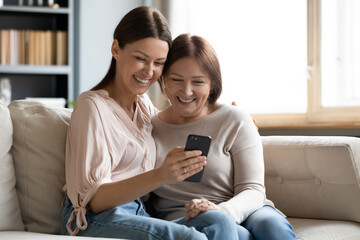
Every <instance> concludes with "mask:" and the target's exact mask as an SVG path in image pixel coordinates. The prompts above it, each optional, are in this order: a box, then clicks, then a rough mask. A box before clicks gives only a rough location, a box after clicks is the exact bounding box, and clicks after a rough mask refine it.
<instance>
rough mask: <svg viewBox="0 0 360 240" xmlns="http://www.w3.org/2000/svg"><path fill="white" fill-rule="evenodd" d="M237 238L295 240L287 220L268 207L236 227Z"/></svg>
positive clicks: (249, 239)
mask: <svg viewBox="0 0 360 240" xmlns="http://www.w3.org/2000/svg"><path fill="white" fill-rule="evenodd" d="M238 236H239V239H241V240H242V239H246V240H253V239H255V240H295V237H296V236H295V233H294V230H293V228H292V226H291V224H290V223H289V222H288V220H287V219H286V218H285V217H283V216H282V215H281V214H280V213H279V212H278V211H277V210H276V209H274V208H272V207H270V206H264V207H262V208H260V209H259V210H257V211H255V212H253V213H252V214H251V215H250V216H249V217H248V218H247V219H246V220H245V221H244V222H243V223H242V224H241V225H238Z"/></svg>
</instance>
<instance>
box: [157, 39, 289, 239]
mask: <svg viewBox="0 0 360 240" xmlns="http://www.w3.org/2000/svg"><path fill="white" fill-rule="evenodd" d="M160 85H161V86H162V88H163V90H164V92H165V93H166V95H167V97H168V99H169V100H170V103H171V106H170V107H168V108H166V109H165V110H163V111H162V112H160V113H158V114H157V115H155V116H154V117H153V119H152V123H153V137H154V139H155V143H156V147H157V165H158V166H161V164H163V162H164V161H163V156H164V155H166V153H167V152H168V151H169V150H170V149H171V148H173V146H182V145H184V144H185V141H186V139H187V136H188V135H189V134H198V135H207V136H211V138H212V143H211V147H210V151H209V153H208V157H207V165H206V168H205V170H204V173H203V177H202V180H201V182H199V183H193V182H181V183H177V184H173V185H164V186H162V187H160V188H159V189H157V190H155V191H154V193H155V199H153V200H154V208H155V210H156V212H157V214H158V215H159V217H161V218H163V219H167V220H172V219H177V218H179V217H182V216H186V220H189V219H193V218H197V217H199V216H201V215H202V214H204V213H207V212H214V211H215V212H224V213H226V214H228V215H229V216H231V217H232V218H233V219H234V221H236V222H237V226H238V237H239V239H256V240H265V239H266V240H291V239H295V234H294V232H293V229H292V227H291V225H290V223H289V222H288V221H287V220H286V218H285V217H283V216H282V215H281V214H280V213H279V212H278V211H277V210H276V209H274V208H273V207H271V206H268V205H267V204H269V205H272V203H271V202H270V201H267V200H266V196H265V186H264V161H263V151H262V142H261V139H260V136H259V133H258V131H257V129H256V126H255V125H254V123H253V121H252V119H251V117H250V115H249V114H248V113H246V112H244V111H242V110H240V109H239V108H235V107H232V106H227V105H223V104H220V103H219V102H217V99H218V98H219V96H220V94H221V90H222V80H221V73H220V66H219V62H218V59H217V56H216V54H215V51H214V50H213V48H212V47H211V46H210V45H209V43H208V42H207V41H206V40H205V39H203V38H201V37H198V36H190V35H189V34H183V35H180V36H179V37H177V38H176V39H175V40H174V41H173V46H172V48H171V49H170V51H169V54H168V57H167V61H166V63H165V66H164V70H163V78H162V80H161V81H160ZM183 206H185V208H184V207H183ZM210 210H211V211H210ZM189 222H190V221H189Z"/></svg>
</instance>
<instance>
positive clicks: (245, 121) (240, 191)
mask: <svg viewBox="0 0 360 240" xmlns="http://www.w3.org/2000/svg"><path fill="white" fill-rule="evenodd" d="M241 118H242V120H241V122H240V124H239V127H238V131H237V134H236V136H235V139H234V142H233V145H232V147H231V150H230V153H231V158H232V161H233V164H234V186H233V188H234V197H232V198H231V199H229V200H228V201H226V202H222V203H220V204H219V206H220V208H221V210H222V211H223V212H225V213H227V214H229V215H231V216H232V217H233V218H234V219H235V220H236V222H237V223H241V222H243V221H244V220H245V219H246V218H247V217H248V216H249V215H250V214H252V213H253V212H254V211H256V210H258V209H259V208H261V207H262V206H263V204H264V201H265V186H264V160H263V148H262V142H261V138H260V135H259V133H258V131H257V129H256V127H255V125H254V123H253V122H252V119H251V117H250V115H248V114H242V116H241Z"/></svg>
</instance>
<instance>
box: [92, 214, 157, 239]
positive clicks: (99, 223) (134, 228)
mask: <svg viewBox="0 0 360 240" xmlns="http://www.w3.org/2000/svg"><path fill="white" fill-rule="evenodd" d="M88 222H92V223H94V224H97V225H100V226H110V227H111V226H123V225H119V224H115V223H102V222H98V221H95V220H93V219H91V220H89V221H88ZM123 227H125V226H123ZM126 227H127V228H130V229H133V230H136V231H139V232H142V233H147V234H149V235H151V236H152V237H154V238H156V239H159V240H162V239H163V238H162V237H159V236H157V235H155V234H154V233H151V232H149V231H145V230H143V229H141V228H136V227H133V226H126Z"/></svg>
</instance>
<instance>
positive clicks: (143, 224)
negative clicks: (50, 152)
mask: <svg viewBox="0 0 360 240" xmlns="http://www.w3.org/2000/svg"><path fill="white" fill-rule="evenodd" d="M72 210H73V206H72V203H71V201H70V200H69V198H68V196H67V195H66V196H65V199H64V205H63V209H62V224H61V230H62V234H65V235H68V234H69V233H68V231H67V230H66V223H67V221H68V219H69V217H70V214H71V212H72ZM86 220H87V222H88V227H87V229H86V230H84V231H79V233H78V236H92V237H108V238H126V239H159V240H160V239H169V240H171V239H194V240H195V239H196V240H198V239H199V240H202V239H204V240H205V239H237V224H236V222H235V221H234V220H233V219H232V218H231V217H229V216H228V215H226V214H224V213H221V212H218V211H208V212H206V213H203V214H200V215H199V216H198V217H196V218H195V219H193V220H190V221H185V220H184V219H183V218H181V219H178V220H175V221H172V222H170V221H165V220H161V219H156V218H152V217H150V216H149V214H148V213H147V212H146V211H145V208H144V206H143V203H142V201H141V200H140V199H138V200H135V201H132V202H130V203H127V204H124V205H121V206H118V207H115V208H112V209H109V210H106V211H103V212H100V213H98V214H95V213H93V212H92V211H91V210H88V211H87V213H86ZM71 228H72V229H75V221H73V222H72V225H71Z"/></svg>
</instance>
